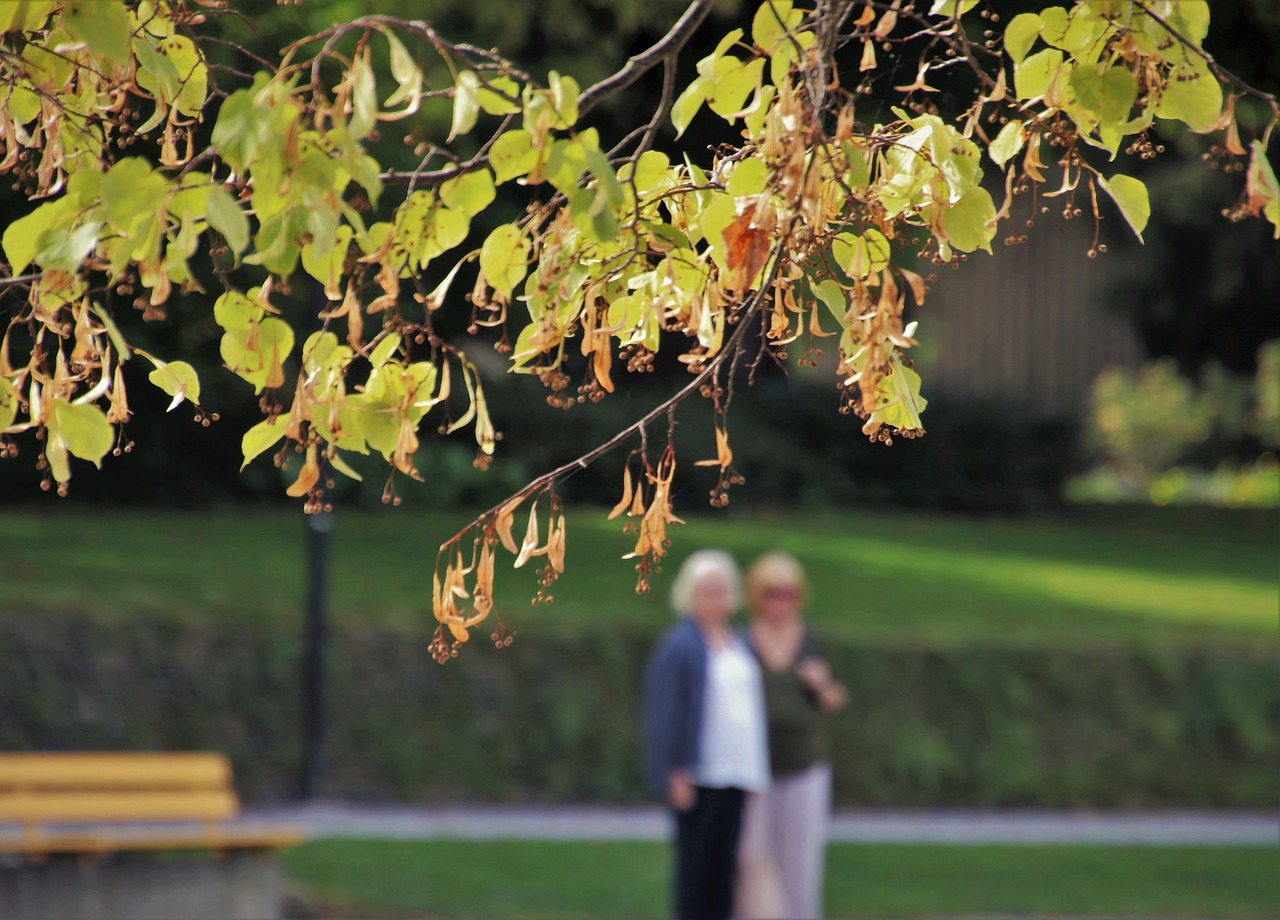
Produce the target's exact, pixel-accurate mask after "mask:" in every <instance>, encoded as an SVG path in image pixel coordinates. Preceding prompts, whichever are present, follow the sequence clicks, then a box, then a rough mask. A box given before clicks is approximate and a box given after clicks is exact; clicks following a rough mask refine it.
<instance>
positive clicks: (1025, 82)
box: [1013, 48, 1063, 101]
mask: <svg viewBox="0 0 1280 920" xmlns="http://www.w3.org/2000/svg"><path fill="white" fill-rule="evenodd" d="M1062 60H1063V59H1062V52H1061V51H1059V50H1058V49H1057V48H1045V49H1044V50H1043V51H1037V52H1036V53H1035V54H1033V55H1031V57H1029V58H1026V59H1025V60H1023V61H1022V62H1021V63H1019V64H1016V65H1014V68H1013V85H1014V88H1015V90H1016V92H1017V96H1018V98H1019V99H1020V100H1023V101H1026V100H1028V99H1035V98H1036V97H1038V96H1043V95H1044V94H1045V93H1046V92H1048V90H1049V84H1050V83H1051V82H1052V81H1053V79H1054V78H1056V77H1057V75H1058V73H1059V71H1061V70H1062Z"/></svg>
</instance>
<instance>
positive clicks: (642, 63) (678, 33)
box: [578, 0, 716, 118]
mask: <svg viewBox="0 0 1280 920" xmlns="http://www.w3.org/2000/svg"><path fill="white" fill-rule="evenodd" d="M715 5H716V4H715V0H693V2H692V3H690V4H689V8H688V9H686V10H685V11H684V14H683V15H682V16H681V17H680V18H679V19H678V20H676V23H675V25H673V26H672V27H671V30H670V31H669V32H667V34H666V35H664V36H662V38H661V39H659V40H658V42H657V43H656V44H654V45H653V46H651V47H650V48H648V49H647V50H645V51H642V52H640V53H639V54H637V55H634V56H633V57H631V58H630V59H629V60H628V61H627V63H626V64H624V65H623V66H622V69H621V70H619V71H618V72H617V73H615V74H613V75H612V76H610V77H605V78H604V79H603V80H601V81H600V82H599V83H596V84H594V85H592V86H589V87H587V89H585V90H583V92H582V93H581V94H580V95H579V96H578V117H579V118H581V117H582V116H583V115H585V114H587V112H589V111H591V110H592V109H593V108H595V107H596V106H597V105H598V104H599V103H600V102H602V101H603V100H605V99H607V98H608V97H609V96H612V95H613V94H614V93H618V92H621V91H622V90H624V89H626V88H627V87H628V86H630V85H631V84H632V83H634V82H636V80H638V79H640V77H641V76H643V75H644V74H645V73H646V72H648V71H649V70H652V69H653V68H654V67H656V66H657V65H658V64H661V63H662V62H663V61H664V60H666V59H668V58H672V57H675V56H676V55H678V54H679V53H680V50H681V49H682V48H684V46H685V44H686V43H687V42H688V41H689V39H690V38H692V37H693V33H694V31H695V30H697V28H698V26H700V25H702V22H703V20H705V19H706V18H707V16H708V14H710V12H711V10H712V8H713V7H714V6H715Z"/></svg>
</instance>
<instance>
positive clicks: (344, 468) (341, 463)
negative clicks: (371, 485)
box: [329, 451, 364, 482]
mask: <svg viewBox="0 0 1280 920" xmlns="http://www.w3.org/2000/svg"><path fill="white" fill-rule="evenodd" d="M329 465H330V466H331V467H333V468H334V469H335V470H337V471H338V472H339V473H341V474H342V475H343V476H346V477H347V478H348V479H354V480H355V481H356V482H364V477H363V476H361V475H360V474H359V473H357V472H356V471H355V470H353V469H352V468H351V467H350V466H349V465H348V464H347V461H345V460H343V459H342V455H341V454H339V453H338V452H337V451H334V453H333V456H332V457H330V458H329Z"/></svg>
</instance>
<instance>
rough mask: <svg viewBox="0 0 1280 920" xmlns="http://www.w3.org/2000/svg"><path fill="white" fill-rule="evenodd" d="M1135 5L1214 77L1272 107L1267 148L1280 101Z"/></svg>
mask: <svg viewBox="0 0 1280 920" xmlns="http://www.w3.org/2000/svg"><path fill="white" fill-rule="evenodd" d="M1134 5H1135V6H1137V8H1138V9H1140V10H1142V12H1144V13H1146V14H1147V15H1148V16H1150V17H1151V20H1152V21H1153V22H1155V23H1157V24H1158V25H1159V26H1160V28H1162V29H1164V30H1165V31H1166V32H1168V33H1169V34H1170V35H1172V36H1173V37H1174V39H1176V40H1177V41H1178V42H1179V43H1180V44H1181V45H1182V47H1183V48H1185V49H1187V50H1188V51H1191V52H1192V53H1193V54H1195V55H1196V56H1197V57H1199V58H1201V59H1203V60H1204V62H1205V63H1206V64H1208V65H1209V70H1211V71H1212V72H1213V75H1214V76H1215V77H1217V78H1218V79H1219V80H1221V81H1222V82H1223V83H1230V84H1231V85H1232V86H1234V87H1236V88H1237V89H1239V90H1241V91H1242V92H1244V93H1247V94H1248V95H1250V96H1256V97H1257V98H1258V99H1261V100H1263V101H1264V102H1266V103H1267V104H1268V105H1269V106H1271V124H1270V125H1268V126H1267V130H1266V132H1265V133H1264V134H1263V141H1262V142H1263V145H1264V146H1265V145H1266V144H1267V143H1268V141H1269V140H1270V138H1271V129H1272V128H1274V127H1275V125H1276V123H1277V122H1278V121H1280V101H1277V100H1276V97H1275V96H1273V95H1272V94H1271V93H1264V92H1263V91H1262V90H1260V89H1257V88H1255V87H1253V86H1250V85H1249V84H1248V83H1245V82H1244V81H1243V80H1241V79H1240V78H1239V77H1237V76H1236V75H1235V74H1233V73H1232V72H1231V71H1229V70H1227V68H1225V67H1223V66H1222V65H1221V64H1219V63H1218V62H1217V61H1215V60H1214V59H1213V55H1211V54H1209V52H1207V51H1205V50H1204V49H1203V48H1201V47H1200V46H1198V45H1196V44H1195V43H1194V42H1192V41H1190V40H1189V39H1187V37H1186V36H1184V35H1183V34H1182V33H1181V32H1179V31H1178V30H1177V29H1175V28H1174V27H1173V26H1171V25H1170V24H1169V22H1168V20H1166V19H1165V18H1164V17H1163V16H1161V15H1159V14H1158V13H1156V12H1154V11H1153V10H1152V9H1151V7H1149V6H1148V5H1147V4H1146V3H1144V2H1143V0H1136V2H1135V4H1134Z"/></svg>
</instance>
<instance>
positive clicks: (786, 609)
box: [754, 582, 803, 624]
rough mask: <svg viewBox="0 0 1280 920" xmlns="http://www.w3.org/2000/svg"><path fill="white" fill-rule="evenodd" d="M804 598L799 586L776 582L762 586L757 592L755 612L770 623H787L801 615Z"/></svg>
mask: <svg viewBox="0 0 1280 920" xmlns="http://www.w3.org/2000/svg"><path fill="white" fill-rule="evenodd" d="M802 600H803V597H802V593H801V591H800V588H799V586H797V585H792V584H788V583H786V582H774V583H772V584H767V585H764V586H762V587H761V588H760V590H759V592H758V593H757V594H756V609H755V611H754V613H755V615H756V616H757V617H759V618H760V619H762V620H764V621H766V622H768V623H773V624H780V623H785V622H788V621H790V620H794V619H796V618H797V617H798V616H799V615H800V604H801V601H802Z"/></svg>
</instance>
